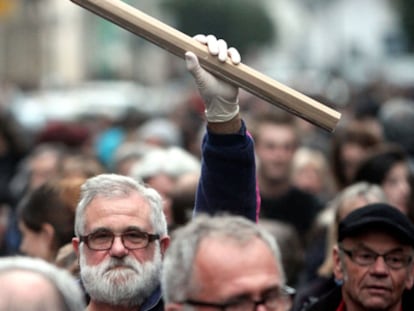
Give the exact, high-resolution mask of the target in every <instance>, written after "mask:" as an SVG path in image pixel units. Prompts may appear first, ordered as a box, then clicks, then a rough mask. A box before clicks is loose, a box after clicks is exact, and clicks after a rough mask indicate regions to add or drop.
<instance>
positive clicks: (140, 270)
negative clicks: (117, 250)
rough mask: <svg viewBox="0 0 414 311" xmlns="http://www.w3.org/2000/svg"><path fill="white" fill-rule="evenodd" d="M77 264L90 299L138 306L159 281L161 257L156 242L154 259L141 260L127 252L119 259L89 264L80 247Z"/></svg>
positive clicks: (126, 305)
mask: <svg viewBox="0 0 414 311" xmlns="http://www.w3.org/2000/svg"><path fill="white" fill-rule="evenodd" d="M81 247H82V246H81ZM79 264H80V274H81V279H82V282H83V285H84V287H85V290H86V292H87V293H88V294H89V296H90V297H91V299H92V300H95V301H99V302H102V303H106V304H109V305H113V306H125V307H134V306H139V305H141V304H142V303H143V301H144V300H145V299H146V298H148V297H149V295H150V294H151V293H152V292H153V291H154V290H155V289H156V288H157V286H158V285H159V284H160V276H161V266H162V259H161V252H160V247H159V244H158V243H156V247H155V250H154V259H153V260H152V261H147V262H145V263H144V264H141V263H140V262H139V261H137V260H136V259H135V258H133V257H132V256H129V255H128V256H127V257H124V258H122V259H117V258H113V257H109V258H107V259H106V260H105V261H103V262H101V263H100V264H99V265H96V266H89V265H87V263H86V259H85V256H84V255H83V250H82V249H81V251H80V260H79ZM114 267H117V268H115V269H113V268H114Z"/></svg>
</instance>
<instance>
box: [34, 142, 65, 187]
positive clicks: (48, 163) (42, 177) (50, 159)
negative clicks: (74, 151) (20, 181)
mask: <svg viewBox="0 0 414 311" xmlns="http://www.w3.org/2000/svg"><path fill="white" fill-rule="evenodd" d="M65 152H66V149H65V148H64V147H63V146H62V145H60V144H54V143H41V144H39V145H37V146H36V148H35V149H34V150H33V151H32V152H31V154H30V155H29V156H28V159H27V170H28V172H29V179H28V189H29V190H32V189H36V188H37V187H39V186H41V185H43V184H44V183H45V182H46V181H48V180H50V179H53V178H57V177H58V176H59V175H60V173H61V169H62V160H63V158H64V155H65Z"/></svg>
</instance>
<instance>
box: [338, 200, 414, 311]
mask: <svg viewBox="0 0 414 311" xmlns="http://www.w3.org/2000/svg"><path fill="white" fill-rule="evenodd" d="M333 256H334V273H335V276H336V278H337V279H338V280H342V282H343V285H342V298H343V301H344V303H345V305H346V308H347V310H402V309H401V301H402V299H401V297H402V294H403V292H404V291H405V290H407V289H410V288H411V287H412V285H413V283H414V264H413V258H414V226H413V224H412V222H411V221H410V220H409V219H408V218H407V216H406V215H404V214H403V213H401V211H399V210H398V209H396V208H395V207H393V206H391V205H389V204H386V203H373V204H368V205H366V206H364V207H362V208H359V209H356V210H354V211H353V212H351V213H350V214H348V216H346V217H345V218H344V219H343V220H342V221H341V222H340V224H339V229H338V244H337V245H336V246H335V247H334V250H333Z"/></svg>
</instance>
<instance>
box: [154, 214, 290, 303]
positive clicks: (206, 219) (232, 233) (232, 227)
mask: <svg viewBox="0 0 414 311" xmlns="http://www.w3.org/2000/svg"><path fill="white" fill-rule="evenodd" d="M206 238H223V239H229V240H231V241H234V242H236V243H238V244H245V243H247V242H249V241H251V240H252V239H254V238H259V239H261V240H262V241H263V242H264V243H265V244H266V245H267V246H268V247H269V249H270V250H271V251H272V253H273V255H274V258H275V261H276V265H277V267H278V268H279V271H280V272H281V275H282V283H283V284H282V285H284V283H285V274H284V270H283V266H282V264H281V262H282V261H281V254H280V250H279V247H278V245H277V243H276V241H275V239H274V237H273V236H272V235H271V234H270V233H268V232H267V231H266V230H265V229H264V228H262V227H259V226H258V225H257V224H255V223H254V222H252V221H250V220H248V219H246V218H243V217H241V216H228V215H225V216H215V217H210V216H206V215H201V216H198V217H196V218H195V219H193V220H192V221H190V222H189V223H188V224H186V225H185V226H183V227H180V228H178V229H176V230H175V231H174V234H173V238H172V243H171V245H170V247H169V248H168V249H167V251H166V254H165V257H164V262H163V272H162V278H161V281H162V286H161V287H162V290H163V298H164V301H165V302H166V303H169V302H174V301H182V300H185V299H186V298H188V297H187V296H188V295H190V294H191V293H192V292H193V291H194V290H195V289H194V286H193V285H194V284H192V272H193V266H194V260H195V257H196V255H197V251H198V248H199V245H200V243H201V242H202V241H203V240H204V239H206Z"/></svg>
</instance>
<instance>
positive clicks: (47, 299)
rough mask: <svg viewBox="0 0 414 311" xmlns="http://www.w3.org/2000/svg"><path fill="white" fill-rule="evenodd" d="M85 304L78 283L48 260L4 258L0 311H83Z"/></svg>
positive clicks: (0, 261) (1, 262)
mask: <svg viewBox="0 0 414 311" xmlns="http://www.w3.org/2000/svg"><path fill="white" fill-rule="evenodd" d="M84 308H85V302H84V299H83V294H82V291H81V289H80V287H79V284H78V283H77V282H76V280H75V279H74V278H73V277H72V276H71V275H70V274H69V273H68V272H66V271H64V270H61V269H59V268H57V267H55V266H54V265H53V264H50V263H48V262H46V261H44V260H41V259H36V258H29V257H19V256H14V257H2V258H0V310H2V311H39V310H42V311H83V310H84Z"/></svg>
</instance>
